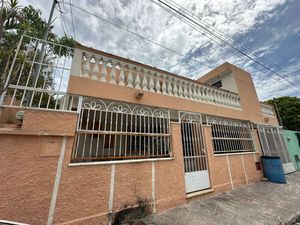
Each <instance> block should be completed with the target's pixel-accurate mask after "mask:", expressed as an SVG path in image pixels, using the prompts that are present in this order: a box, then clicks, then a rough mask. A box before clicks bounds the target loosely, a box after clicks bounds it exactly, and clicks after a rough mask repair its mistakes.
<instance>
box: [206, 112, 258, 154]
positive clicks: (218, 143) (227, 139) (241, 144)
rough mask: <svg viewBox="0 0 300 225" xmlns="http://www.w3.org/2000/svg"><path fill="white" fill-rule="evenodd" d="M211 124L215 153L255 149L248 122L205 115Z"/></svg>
mask: <svg viewBox="0 0 300 225" xmlns="http://www.w3.org/2000/svg"><path fill="white" fill-rule="evenodd" d="M206 119H207V123H208V124H209V125H211V129H212V140H213V147H214V153H215V154H222V153H236V152H251V151H255V149H254V143H253V139H252V134H251V129H250V123H249V122H245V121H240V120H232V119H225V118H221V117H214V116H207V117H206Z"/></svg>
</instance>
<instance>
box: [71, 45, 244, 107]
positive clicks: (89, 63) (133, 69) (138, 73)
mask: <svg viewBox="0 0 300 225" xmlns="http://www.w3.org/2000/svg"><path fill="white" fill-rule="evenodd" d="M79 52H80V54H81V56H80V57H81V68H80V76H81V77H85V78H89V79H92V80H95V81H96V80H97V81H100V82H107V83H111V84H115V85H119V86H124V87H128V88H135V89H139V90H143V91H147V92H153V93H157V94H163V95H169V96H174V97H178V98H185V99H189V100H192V101H198V102H204V103H208V104H214V105H218V106H223V107H227V108H233V109H238V110H240V108H241V106H240V98H239V96H238V94H235V93H232V92H228V91H225V90H220V89H217V88H214V87H210V86H209V85H205V84H201V83H199V82H197V81H194V80H191V79H188V78H183V77H182V78H181V77H179V76H176V75H170V74H168V73H163V72H159V70H155V69H149V68H148V67H146V66H145V67H142V66H139V65H138V63H137V64H134V63H129V62H126V60H119V59H115V58H112V57H108V56H106V55H101V54H94V53H92V52H89V51H84V50H79ZM73 74H74V73H73ZM77 74H78V73H77Z"/></svg>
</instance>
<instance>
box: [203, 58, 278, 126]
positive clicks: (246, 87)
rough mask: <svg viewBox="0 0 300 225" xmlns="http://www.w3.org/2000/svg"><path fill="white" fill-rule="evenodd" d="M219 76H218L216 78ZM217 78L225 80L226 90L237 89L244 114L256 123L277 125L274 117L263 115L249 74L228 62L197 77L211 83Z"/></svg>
mask: <svg viewBox="0 0 300 225" xmlns="http://www.w3.org/2000/svg"><path fill="white" fill-rule="evenodd" d="M218 77H219V78H218ZM228 77H230V79H232V77H233V78H234V80H235V82H234V83H233V84H232V87H230V86H229V84H228V80H230V79H229V78H228ZM218 79H220V80H222V81H223V80H224V81H225V84H226V86H225V88H224V89H227V90H233V89H234V90H235V89H237V93H238V94H239V96H240V99H241V106H242V110H243V113H244V116H245V117H246V118H247V119H248V120H250V121H252V122H256V123H267V124H271V125H278V121H277V119H276V118H272V117H268V120H267V119H265V116H263V114H262V111H261V108H260V102H259V100H258V97H257V93H256V90H255V86H254V83H253V80H252V77H251V74H250V73H248V72H247V71H245V70H243V69H241V68H238V67H236V66H234V65H232V64H230V63H224V64H222V65H220V66H218V67H217V68H216V69H214V70H212V71H210V72H209V73H207V74H205V75H204V76H202V77H200V78H199V79H198V81H199V82H203V83H208V84H210V83H213V82H215V81H217V80H218Z"/></svg>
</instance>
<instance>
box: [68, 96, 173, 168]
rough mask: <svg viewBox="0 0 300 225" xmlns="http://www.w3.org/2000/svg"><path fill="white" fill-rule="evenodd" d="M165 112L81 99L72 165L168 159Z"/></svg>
mask: <svg viewBox="0 0 300 225" xmlns="http://www.w3.org/2000/svg"><path fill="white" fill-rule="evenodd" d="M170 138H171V133H170V115H169V111H168V110H167V109H162V108H152V107H147V106H142V105H133V104H127V103H123V102H109V101H103V100H101V99H95V98H84V99H83V102H82V108H81V112H80V116H79V120H78V126H77V131H76V137H75V142H74V149H73V154H72V159H71V162H83V161H111V160H125V159H145V158H160V157H169V156H170Z"/></svg>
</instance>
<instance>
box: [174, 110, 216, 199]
mask: <svg viewBox="0 0 300 225" xmlns="http://www.w3.org/2000/svg"><path fill="white" fill-rule="evenodd" d="M179 118H180V124H181V137H182V138H181V139H182V149H183V159H184V171H185V175H184V176H185V189H186V193H190V192H195V191H199V190H202V189H207V188H209V187H210V180H209V174H208V164H207V155H206V149H205V144H204V138H203V128H202V120H201V115H200V114H197V113H189V112H179Z"/></svg>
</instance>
